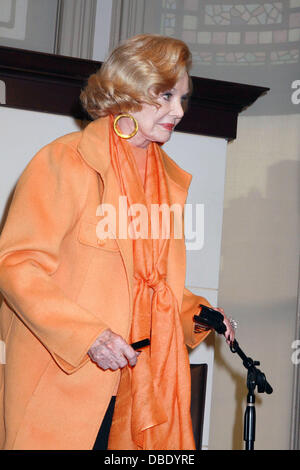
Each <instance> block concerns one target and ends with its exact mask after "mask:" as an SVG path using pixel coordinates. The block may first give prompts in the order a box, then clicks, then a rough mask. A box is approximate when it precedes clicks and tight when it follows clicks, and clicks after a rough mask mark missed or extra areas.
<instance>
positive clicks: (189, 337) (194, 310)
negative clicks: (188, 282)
mask: <svg viewBox="0 0 300 470" xmlns="http://www.w3.org/2000/svg"><path fill="white" fill-rule="evenodd" d="M199 304H203V305H206V306H207V307H211V305H210V303H209V302H208V301H207V300H206V299H205V298H204V297H201V296H199V295H195V294H193V293H192V292H191V291H189V290H188V289H186V288H184V292H183V299H182V306H181V324H182V328H183V333H184V339H185V344H186V345H187V346H188V347H189V348H191V349H194V348H195V347H196V346H198V345H199V344H200V343H201V342H202V341H204V340H205V339H206V338H207V336H208V335H209V334H210V332H211V330H209V331H204V332H201V333H195V332H194V321H193V316H194V315H197V314H198V313H199V311H200V309H199V308H198V305H199Z"/></svg>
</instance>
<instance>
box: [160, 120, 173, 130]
mask: <svg viewBox="0 0 300 470" xmlns="http://www.w3.org/2000/svg"><path fill="white" fill-rule="evenodd" d="M161 126H162V127H164V128H165V129H166V130H167V131H172V130H173V129H174V127H175V125H174V124H171V123H168V122H167V123H162V124H161Z"/></svg>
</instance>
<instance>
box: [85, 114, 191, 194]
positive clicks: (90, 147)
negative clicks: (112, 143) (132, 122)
mask: <svg viewBox="0 0 300 470" xmlns="http://www.w3.org/2000/svg"><path fill="white" fill-rule="evenodd" d="M109 126H110V117H109V116H108V117H105V118H99V119H97V120H95V121H93V122H91V123H90V124H89V125H88V126H87V127H86V128H85V129H84V131H83V133H82V137H81V140H80V142H79V146H78V149H79V151H80V153H81V155H82V157H83V158H84V160H85V161H86V163H87V164H88V165H89V166H91V167H92V168H93V169H94V170H96V171H97V172H98V173H100V174H101V176H102V177H103V179H104V180H105V177H106V174H107V172H108V170H109V169H110V168H111V165H110V149H109V138H108V136H109ZM161 150H162V158H163V164H164V166H165V170H166V174H167V176H168V178H170V179H171V181H172V182H173V183H175V185H176V186H177V187H178V188H180V189H181V190H182V191H184V192H185V193H187V191H188V188H189V185H190V182H191V179H192V176H191V175H190V174H189V173H187V172H186V171H184V170H183V169H182V168H180V167H179V166H178V165H177V164H176V163H175V162H174V161H173V160H172V159H171V158H170V157H169V156H168V155H167V154H166V152H164V150H163V149H161Z"/></svg>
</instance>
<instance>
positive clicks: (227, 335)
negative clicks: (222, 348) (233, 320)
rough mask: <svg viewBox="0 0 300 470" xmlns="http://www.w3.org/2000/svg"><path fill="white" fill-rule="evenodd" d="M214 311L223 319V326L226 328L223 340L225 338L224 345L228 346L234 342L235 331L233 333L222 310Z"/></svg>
mask: <svg viewBox="0 0 300 470" xmlns="http://www.w3.org/2000/svg"><path fill="white" fill-rule="evenodd" d="M214 310H217V311H218V312H220V313H221V314H222V315H223V317H224V320H223V321H224V324H225V326H226V331H225V333H224V335H225V338H226V343H227V344H228V345H229V346H230V345H231V344H232V343H233V341H234V338H235V331H234V329H233V327H232V325H231V324H230V321H229V319H228V318H227V316H226V315H225V312H224V310H223V309H222V308H215V309H214Z"/></svg>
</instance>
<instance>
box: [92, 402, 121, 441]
mask: <svg viewBox="0 0 300 470" xmlns="http://www.w3.org/2000/svg"><path fill="white" fill-rule="evenodd" d="M115 403H116V397H115V396H114V397H112V398H111V400H110V403H109V405H108V408H107V410H106V413H105V416H104V418H103V421H102V424H101V426H100V429H99V432H98V435H97V437H96V440H95V444H94V447H93V450H107V444H108V437H109V431H110V428H111V423H112V418H113V414H114V409H115Z"/></svg>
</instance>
